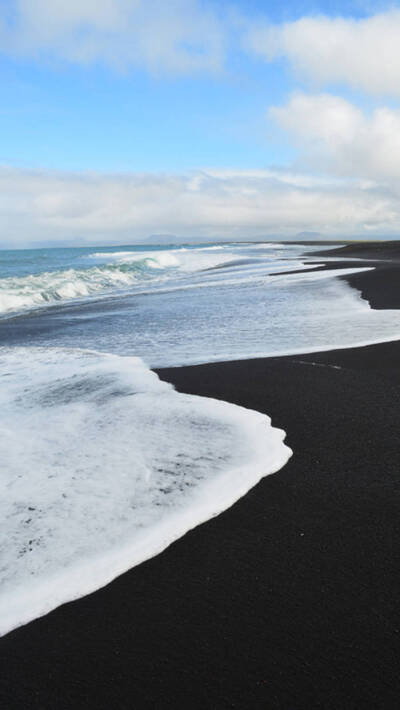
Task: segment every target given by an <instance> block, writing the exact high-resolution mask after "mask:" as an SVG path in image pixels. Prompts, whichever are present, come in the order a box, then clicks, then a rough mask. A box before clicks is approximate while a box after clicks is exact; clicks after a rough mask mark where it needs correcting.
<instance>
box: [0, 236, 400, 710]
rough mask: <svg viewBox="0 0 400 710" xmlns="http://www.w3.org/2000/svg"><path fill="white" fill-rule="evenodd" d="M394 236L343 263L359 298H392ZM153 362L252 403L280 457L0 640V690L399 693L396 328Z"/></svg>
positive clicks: (15, 700)
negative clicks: (290, 350)
mask: <svg viewBox="0 0 400 710" xmlns="http://www.w3.org/2000/svg"><path fill="white" fill-rule="evenodd" d="M396 245H397V246H396ZM396 245H393V243H392V244H391V245H390V247H388V248H387V249H386V250H385V249H384V248H382V249H381V251H380V252H379V255H378V254H377V253H376V252H374V253H371V250H370V252H369V255H368V256H367V254H366V258H370V259H374V260H378V259H383V260H384V261H383V262H378V261H376V264H377V265H378V266H379V268H377V269H376V271H374V272H368V273H365V274H361V275H356V276H353V277H348V279H349V281H350V282H351V283H352V285H354V286H355V287H356V288H359V289H361V290H362V292H363V295H364V297H366V298H368V299H369V300H370V301H371V305H373V307H379V308H383V307H386V308H387V307H392V308H393V307H398V306H399V303H400V287H399V284H400V270H399V264H398V263H397V261H398V259H399V253H400V249H399V245H398V243H396ZM362 249H363V247H362V246H357V245H355V246H352V247H349V248H348V247H346V248H345V249H344V250H340V255H343V256H350V257H352V258H353V257H354V258H359V257H360V250H361V251H362ZM346 250H347V252H346ZM372 251H373V250H372ZM337 253H338V254H339V252H337ZM363 255H364V252H363ZM374 263H375V262H374ZM159 374H160V375H161V377H163V378H164V379H166V380H168V381H170V382H173V383H174V384H175V386H176V387H177V389H179V390H181V391H184V392H188V393H189V392H190V393H195V394H199V395H204V396H209V397H216V398H219V399H223V400H227V401H230V402H234V403H236V404H239V405H242V406H245V407H250V408H253V409H257V410H259V411H262V412H266V413H267V414H269V415H270V416H271V417H272V420H273V424H274V425H276V426H278V427H281V428H284V429H285V430H286V431H287V443H288V445H289V446H290V447H291V448H292V449H293V450H294V456H293V458H292V459H291V460H290V461H289V463H288V464H287V465H286V466H285V468H284V469H282V470H281V471H279V472H278V473H277V474H275V475H273V476H270V477H267V478H266V479H264V480H263V481H261V483H260V484H259V485H258V486H256V487H255V488H254V489H252V490H251V491H250V493H249V494H248V495H246V496H245V497H244V498H243V499H242V500H240V501H239V502H238V503H237V504H236V505H234V506H233V507H232V508H231V509H229V510H227V511H225V512H224V513H222V514H221V515H219V516H218V517H216V518H214V519H213V520H210V521H208V522H207V523H205V524H204V525H201V526H200V527H198V528H196V529H194V530H193V531H191V532H190V533H188V534H187V535H186V536H185V537H183V538H181V539H180V540H178V541H177V542H176V543H174V544H173V545H172V546H171V547H170V548H169V549H168V550H166V551H165V552H163V553H162V554H161V555H159V556H158V557H156V558H153V559H152V560H149V561H148V562H146V563H144V564H142V565H140V566H139V567H137V568H134V569H133V570H131V571H130V572H128V573H126V574H125V575H123V576H122V577H120V578H119V579H117V580H115V581H114V582H113V583H112V584H110V585H108V586H107V587H106V588H104V589H102V590H99V591H98V592H96V593H95V594H92V595H90V596H88V597H86V598H84V599H81V600H79V601H77V602H74V603H71V604H66V605H64V606H62V607H60V608H59V609H57V610H55V611H54V612H52V613H51V614H49V615H48V616H46V617H44V618H42V619H38V620H36V621H34V622H32V623H31V624H28V625H27V626H25V627H22V628H20V629H17V630H16V631H14V632H12V633H10V634H9V635H7V636H5V637H4V638H2V639H0V673H1V682H0V707H1V708H4V710H17V709H18V710H19V709H21V710H31V709H32V710H64V709H65V710H67V709H68V710H80V709H83V708H85V709H90V708H93V709H94V708H96V710H100V709H101V710H103V709H104V710H105V709H106V708H107V710H112V709H116V710H128V709H129V710H131V709H134V710H142V709H143V710H153V709H154V710H162V709H163V708H172V709H174V710H176V709H179V708H184V709H185V710H186V709H187V710H197V709H198V710H200V709H201V710H220V709H221V710H222V709H225V708H226V709H228V708H238V709H240V710H253V709H260V710H261V709H262V710H264V709H265V710H269V709H282V710H313V709H314V708H324V709H325V708H326V709H329V710H350V709H354V710H362V709H363V708H365V709H367V708H368V709H369V708H377V709H378V708H379V709H380V710H381V709H385V710H386V709H391V708H393V709H394V708H398V706H399V694H400V619H399V612H398V597H399V581H400V579H399V566H398V550H399V546H400V475H399V472H400V450H399V414H400V343H390V344H381V345H376V346H370V347H365V348H355V349H351V350H338V351H334V352H329V353H320V354H315V353H314V354H312V355H296V356H292V357H286V358H271V359H259V360H249V361H240V362H228V363H217V364H209V365H203V366H198V367H184V368H175V369H168V370H163V371H160V373H159Z"/></svg>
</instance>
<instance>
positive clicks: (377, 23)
mask: <svg viewBox="0 0 400 710" xmlns="http://www.w3.org/2000/svg"><path fill="white" fill-rule="evenodd" d="M399 37H400V10H398V9H393V10H390V11H387V12H382V13H380V14H375V15H373V16H371V17H367V18H363V19H351V18H350V19H347V18H346V19H344V18H341V17H339V18H329V17H326V16H323V15H321V16H317V17H304V18H301V19H300V20H297V21H295V22H289V23H285V24H282V25H271V24H269V23H268V22H265V23H262V22H258V23H257V25H254V26H252V27H250V29H249V31H248V33H247V36H246V39H245V45H246V47H247V49H250V50H252V51H253V52H256V53H257V54H259V55H261V56H263V57H264V58H265V59H266V60H267V61H272V60H275V59H277V58H286V59H287V60H288V61H289V62H290V64H291V65H292V67H293V68H294V70H295V71H296V72H297V73H298V74H300V75H306V76H307V77H310V78H311V79H313V80H315V81H317V82H319V83H321V84H326V83H330V82H343V83H344V84H349V85H351V86H353V87H355V88H357V89H362V90H363V91H366V92H367V93H374V94H384V93H386V94H391V95H395V96H399V95H400V82H399V76H400V41H399Z"/></svg>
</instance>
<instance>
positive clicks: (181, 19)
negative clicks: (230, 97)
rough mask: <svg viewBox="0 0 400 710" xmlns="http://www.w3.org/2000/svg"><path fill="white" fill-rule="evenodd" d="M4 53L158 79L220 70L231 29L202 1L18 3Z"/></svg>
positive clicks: (0, 28)
mask: <svg viewBox="0 0 400 710" xmlns="http://www.w3.org/2000/svg"><path fill="white" fill-rule="evenodd" d="M14 5H15V8H14V12H13V13H10V11H9V9H8V11H7V6H6V5H3V9H1V8H0V50H2V51H3V52H7V53H12V54H16V55H23V56H34V57H44V58H47V59H52V58H56V59H61V60H66V61H69V62H75V63H79V64H91V63H95V62H99V63H102V64H104V65H107V66H111V67H113V68H115V69H118V70H122V71H125V70H129V69H130V68H132V67H144V68H146V69H147V70H149V71H152V72H155V73H188V72H196V71H211V72H215V71H219V70H220V69H221V68H222V65H223V59H224V41H225V40H224V37H225V30H224V28H223V23H222V21H221V19H220V18H218V16H217V14H216V13H215V12H214V11H212V10H211V9H210V7H209V6H207V5H206V4H205V3H204V2H201V0H168V2H166V1H165V0H68V2H66V0H15V3H14Z"/></svg>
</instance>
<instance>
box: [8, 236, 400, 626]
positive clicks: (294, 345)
mask: <svg viewBox="0 0 400 710" xmlns="http://www.w3.org/2000/svg"><path fill="white" fill-rule="evenodd" d="M304 251H305V249H304V248H302V247H298V246H284V245H282V246H277V245H274V244H226V245H210V246H197V247H196V246H190V247H183V248H176V247H175V248H166V247H164V248H158V249H155V248H154V249H151V250H149V249H146V248H140V247H119V248H111V247H109V248H85V249H47V250H46V249H41V250H30V251H7V252H6V251H3V252H0V344H1V345H0V466H1V468H0V486H1V496H0V510H1V514H0V527H1V535H0V539H1V550H0V633H6V632H7V631H9V630H11V629H12V628H14V627H16V626H18V625H20V624H22V623H26V622H27V621H29V620H32V619H33V618H35V617H37V616H39V615H41V614H44V613H46V612H47V611H49V610H51V609H53V608H54V607H55V606H57V605H59V604H61V603H63V602H65V601H68V600H71V599H75V598H77V597H79V596H82V595H83V594H86V593H88V592H90V591H92V590H94V589H96V588H98V587H100V586H102V585H104V584H105V583H107V582H108V581H110V580H111V579H113V578H114V577H115V576H116V575H118V574H120V573H121V572H123V571H125V570H126V569H128V568H130V567H132V566H133V565H136V564H138V563H140V562H141V561H143V560H145V559H147V558H148V557H150V556H152V555H154V554H156V553H158V552H160V551H162V550H163V549H164V548H165V547H166V546H168V545H169V544H170V543H171V542H172V541H173V540H175V539H176V538H177V537H179V536H181V535H183V534H184V533H185V532H186V531H187V530H188V529H190V528H192V527H193V526H195V525H197V524H198V523H199V522H201V521H204V520H206V519H208V518H209V517H211V516H213V515H216V514H217V513H219V512H220V511H222V510H223V509H225V508H226V507H228V506H229V505H231V504H232V503H233V502H234V501H235V500H237V499H238V498H239V497H240V496H241V495H243V494H244V493H245V492H246V491H247V490H248V489H249V488H250V487H252V486H253V485H254V484H255V483H256V482H257V481H258V480H260V478H261V477H262V476H264V475H267V474H269V473H273V472H275V471H277V470H278V469H279V468H281V467H282V466H283V465H284V464H285V462H286V461H287V459H288V457H289V456H290V454H291V451H290V449H289V448H288V447H287V446H285V444H284V442H283V439H284V432H282V431H281V430H278V429H276V428H274V427H273V426H272V425H271V421H270V420H269V418H268V417H266V416H265V415H261V414H259V413H257V412H253V411H250V410H246V409H243V408H241V407H237V406H234V405H231V404H228V403H224V402H217V401H215V400H212V399H208V398H200V397H194V396H189V395H185V394H178V393H177V392H176V391H175V390H174V389H173V388H172V386H170V385H168V384H166V383H164V382H162V381H161V380H159V378H158V377H157V375H156V374H155V373H154V372H152V370H151V369H150V368H151V367H155V366H162V365H182V364H186V363H193V362H207V361H211V360H223V359H233V358H241V357H242V358H243V357H254V356H256V355H272V354H279V353H286V352H304V351H310V350H318V349H323V348H329V347H344V346H350V345H357V344H361V343H367V342H376V341H379V340H390V339H396V338H398V337H399V334H400V318H399V315H398V312H397V311H373V310H371V308H370V307H369V304H368V303H367V302H366V301H364V300H362V299H361V297H360V295H359V294H358V293H357V292H356V291H355V290H353V289H351V288H350V287H349V286H348V285H347V284H346V283H345V282H343V281H340V280H338V279H337V278H336V277H335V276H334V273H337V272H332V271H317V270H315V269H316V267H317V266H318V264H320V263H321V258H320V259H319V261H317V260H316V259H314V258H313V257H311V256H310V257H307V256H303V253H304ZM306 251H307V250H306ZM327 259H328V257H327V258H326V259H325V261H326V260H327ZM305 264H307V268H309V271H308V272H307V273H301V274H299V273H297V274H296V273H293V272H294V271H296V270H298V269H300V268H302V267H304V265H305ZM360 268H366V267H365V265H363V266H360ZM343 269H344V270H343V272H342V273H345V272H346V264H345V262H344V265H343ZM353 271H354V269H353ZM271 414H273V413H271Z"/></svg>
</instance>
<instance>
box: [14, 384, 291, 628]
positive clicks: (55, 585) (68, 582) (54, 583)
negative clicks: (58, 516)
mask: <svg viewBox="0 0 400 710" xmlns="http://www.w3.org/2000/svg"><path fill="white" fill-rule="evenodd" d="M183 396H188V395H183ZM189 396H190V397H191V398H192V399H195V400H196V399H197V400H199V401H200V400H201V401H204V400H205V399H206V400H207V401H208V402H209V403H212V405H213V407H215V408H218V409H227V408H228V409H230V410H231V411H232V408H234V410H235V411H236V413H238V410H241V412H242V414H243V416H242V420H241V424H242V425H243V432H244V434H245V435H246V436H247V437H249V438H250V437H251V440H252V442H253V452H254V454H253V460H252V461H251V462H248V463H247V464H246V465H243V464H242V465H240V466H237V467H233V468H230V469H228V470H227V471H225V472H223V473H221V474H220V475H219V476H218V477H217V478H216V479H214V480H212V481H209V482H207V483H206V484H204V485H203V486H202V487H201V491H198V492H197V495H196V497H195V498H194V499H193V500H192V502H191V505H190V507H189V508H188V509H186V510H181V511H179V513H176V514H175V515H173V516H171V517H170V518H169V520H168V521H163V522H160V523H159V524H157V525H155V526H154V527H153V528H152V530H151V532H150V531H147V532H146V533H144V534H142V536H140V537H139V538H136V540H135V543H134V544H132V543H131V544H125V545H124V546H123V547H121V548H120V549H119V550H113V551H112V552H111V551H109V552H107V553H104V554H99V555H98V556H97V557H96V558H94V557H93V558H91V559H90V560H89V561H88V564H83V563H80V564H79V565H77V566H76V568H74V569H73V570H71V569H69V570H68V571H67V570H66V571H64V572H63V573H57V574H55V575H52V576H51V577H48V578H47V579H46V580H45V581H43V582H41V583H39V584H37V585H35V586H34V587H32V586H29V589H28V590H26V589H24V590H23V591H18V592H15V593H14V594H13V596H12V598H10V597H8V596H7V598H6V600H4V601H1V602H0V635H1V636H2V635H4V634H7V633H9V632H10V631H12V630H14V629H15V628H18V627H19V626H22V625H24V624H26V623H28V622H30V621H33V620H34V619H37V618H39V617H41V616H44V615H45V614H48V613H49V612H50V611H53V610H54V609H56V608H57V607H58V606H60V605H61V604H64V603H66V602H71V601H74V600H76V599H79V598H81V597H83V596H86V595H87V594H90V593H92V592H94V591H96V590H98V589H100V588H102V587H104V586H106V585H107V584H109V583H110V582H112V581H113V580H114V579H115V578H116V577H119V576H120V575H121V574H123V573H125V572H127V571H128V570H130V569H131V568H133V567H136V566H137V565H139V564H140V563H142V562H145V561H146V560H148V559H150V558H152V557H155V556H156V555H158V554H159V553H161V552H163V551H164V550H165V549H166V548H167V547H169V546H170V545H171V544H172V543H173V542H175V541H176V540H178V539H179V538H180V537H182V536H183V535H185V534H186V533H187V532H188V531H189V530H192V529H193V528H195V527H197V526H198V525H200V524H201V523H204V522H206V521H207V520H209V519H210V518H213V517H215V516H217V515H219V514H220V513H222V512H223V511H224V510H226V509H227V508H230V507H231V506H232V505H233V504H234V503H236V502H237V501H238V500H239V499H240V498H242V497H243V496H244V495H245V494H246V493H247V492H248V491H249V490H250V489H251V488H253V487H254V486H255V485H256V484H257V483H259V481H260V480H261V479H262V478H264V477H266V476H268V475H271V474H273V473H276V472H277V471H279V470H280V469H281V468H282V467H283V466H284V465H285V464H286V463H287V461H288V460H289V458H290V457H291V456H292V453H293V452H292V450H291V449H290V448H289V447H288V446H287V445H286V444H284V443H283V441H284V439H285V437H286V432H285V431H283V430H282V429H278V428H275V427H272V426H271V419H270V417H268V416H267V415H265V414H261V413H260V412H256V411H254V410H251V409H246V408H244V407H240V406H238V405H233V404H230V403H228V402H223V401H220V400H215V399H213V398H205V397H197V396H195V395H189Z"/></svg>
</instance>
